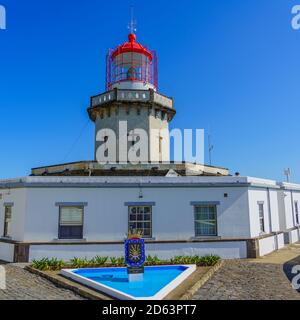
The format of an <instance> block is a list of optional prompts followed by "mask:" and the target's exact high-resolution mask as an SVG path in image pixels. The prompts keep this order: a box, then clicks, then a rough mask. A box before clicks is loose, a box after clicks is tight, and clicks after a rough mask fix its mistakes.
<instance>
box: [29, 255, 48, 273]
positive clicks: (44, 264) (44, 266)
mask: <svg viewBox="0 0 300 320" xmlns="http://www.w3.org/2000/svg"><path fill="white" fill-rule="evenodd" d="M48 260H49V259H47V258H43V259H41V260H33V261H32V264H31V266H32V267H33V268H34V269H38V270H41V271H46V270H49V263H48Z"/></svg>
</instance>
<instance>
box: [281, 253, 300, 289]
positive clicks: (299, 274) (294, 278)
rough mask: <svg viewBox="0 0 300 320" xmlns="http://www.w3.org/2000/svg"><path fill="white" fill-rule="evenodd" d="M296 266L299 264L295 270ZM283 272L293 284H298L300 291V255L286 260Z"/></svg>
mask: <svg viewBox="0 0 300 320" xmlns="http://www.w3.org/2000/svg"><path fill="white" fill-rule="evenodd" d="M295 266H298V268H296V270H293V269H294V267H295ZM293 271H294V272H293ZM283 272H284V273H285V275H286V277H287V278H288V279H289V281H290V283H291V285H292V284H293V283H294V284H296V285H297V287H298V288H297V289H296V290H297V291H298V292H299V293H300V256H298V257H296V258H294V259H292V260H290V261H288V262H286V263H285V264H284V265H283Z"/></svg>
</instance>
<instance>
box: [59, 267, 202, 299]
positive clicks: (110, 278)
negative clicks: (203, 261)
mask: <svg viewBox="0 0 300 320" xmlns="http://www.w3.org/2000/svg"><path fill="white" fill-rule="evenodd" d="M195 270H196V265H176V266H151V267H145V273H144V279H143V281H136V282H129V281H128V274H127V268H93V269H72V270H67V269H65V270H62V271H61V274H62V275H63V276H65V277H68V278H71V279H73V280H75V281H76V282H79V283H81V284H84V285H86V286H88V287H91V288H94V289H96V290H98V291H101V292H103V293H106V294H108V295H110V296H112V297H114V298H117V299H120V300H161V299H163V298H164V297H165V296H167V295H168V294H169V293H170V292H171V291H172V290H173V289H175V288H176V287H177V286H178V285H179V284H180V283H182V282H183V281H184V280H185V279H186V278H187V277H189V276H190V275H191V274H192V273H193V272H194V271H195Z"/></svg>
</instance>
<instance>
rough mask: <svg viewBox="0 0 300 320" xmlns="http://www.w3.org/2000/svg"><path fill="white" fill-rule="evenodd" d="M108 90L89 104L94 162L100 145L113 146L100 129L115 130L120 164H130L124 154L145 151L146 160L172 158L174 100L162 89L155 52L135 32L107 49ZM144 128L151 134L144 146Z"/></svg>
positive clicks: (104, 146)
mask: <svg viewBox="0 0 300 320" xmlns="http://www.w3.org/2000/svg"><path fill="white" fill-rule="evenodd" d="M105 89H106V90H105V92H104V93H101V94H98V95H96V96H93V97H92V98H91V104H90V107H89V108H88V113H89V117H90V119H91V120H92V121H93V122H94V123H95V131H96V134H95V137H96V138H95V140H96V141H95V160H96V159H97V151H98V150H99V148H101V149H102V150H104V149H105V148H106V145H108V144H109V141H107V140H108V139H109V138H108V136H107V137H106V136H105V133H104V135H102V137H100V139H99V137H98V138H97V136H98V133H99V132H105V130H107V132H111V131H113V132H114V133H115V134H116V141H115V142H116V143H115V144H116V150H115V160H116V163H126V162H128V158H127V157H126V155H128V154H129V153H130V152H131V153H132V152H137V153H138V152H141V150H142V151H143V157H141V159H143V162H146V163H149V162H151V163H162V162H169V161H170V138H169V123H170V121H172V119H173V117H174V115H175V114H176V111H175V109H174V105H173V99H172V98H170V97H168V96H166V95H163V94H161V93H159V91H158V66H157V55H156V52H155V51H153V50H150V49H149V48H147V47H145V46H143V45H142V44H140V43H138V42H137V37H136V35H135V34H134V33H133V32H131V33H130V34H129V35H128V40H127V41H126V42H125V43H123V44H121V45H119V46H118V47H116V48H115V49H109V50H108V53H107V57H106V86H105ZM141 129H142V130H143V131H144V132H146V133H147V137H148V139H146V140H145V139H144V140H143V142H142V144H143V145H141V137H140V136H139V134H138V132H139V130H141ZM124 155H125V156H124Z"/></svg>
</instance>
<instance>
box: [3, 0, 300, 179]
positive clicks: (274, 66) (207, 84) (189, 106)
mask: <svg viewBox="0 0 300 320" xmlns="http://www.w3.org/2000/svg"><path fill="white" fill-rule="evenodd" d="M133 2H134V4H135V8H136V9H135V11H136V18H137V20H138V33H137V36H138V40H139V41H140V42H141V43H143V44H146V45H148V46H149V47H151V48H152V49H155V50H156V51H157V53H158V57H159V86H160V91H161V92H162V93H164V94H166V95H170V96H173V97H174V99H175V107H176V109H177V111H178V114H177V116H176V118H175V119H174V121H173V123H172V127H177V128H204V129H206V130H208V128H209V127H210V129H211V132H212V135H213V143H214V145H215V149H214V152H213V164H215V165H220V166H225V167H228V168H230V169H231V172H232V173H234V172H235V171H239V172H241V174H242V175H251V176H258V177H265V178H273V179H278V180H282V179H283V168H284V167H291V169H292V173H293V176H292V180H294V181H298V182H300V161H299V159H300V143H299V142H300V139H299V138H300V129H299V128H300V86H299V84H300V77H299V70H300V58H299V52H300V31H295V30H293V29H292V28H291V18H292V15H291V8H292V6H293V5H294V4H300V0H298V1H297V0H296V1H293V0H289V1H287V0H242V1H241V0H194V1H162V0H160V1H155V0H153V1H150V2H149V1H133ZM131 3H132V1H130V0H122V1H120V0H115V1H100V0H85V1H82V0H76V1H71V0H51V1H50V0H43V1H36V0H26V1H25V0H24V1H21V0H0V4H2V5H5V6H6V10H7V30H6V31H0V108H1V123H0V135H1V140H0V141H1V156H0V177H1V178H6V177H16V176H24V175H27V174H29V173H30V168H32V167H37V166H43V165H51V164H56V163H61V162H63V161H65V162H69V161H77V160H88V159H92V158H93V147H94V141H93V140H94V126H93V123H91V122H88V116H87V112H86V108H87V107H88V104H89V97H90V96H91V95H94V94H97V93H100V92H102V91H104V78H105V55H106V52H107V49H108V48H109V47H115V46H116V45H118V44H120V43H122V42H124V41H125V40H126V37H127V33H128V32H127V31H128V30H127V28H126V27H127V23H128V21H129V8H130V4H131ZM80 132H83V134H82V136H81V138H80V139H79V141H78V142H77V144H76V145H75V146H74V148H71V147H72V145H73V143H74V141H75V140H76V139H77V138H78V136H79V135H80ZM70 150H71V151H70ZM69 151H70V152H69Z"/></svg>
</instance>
